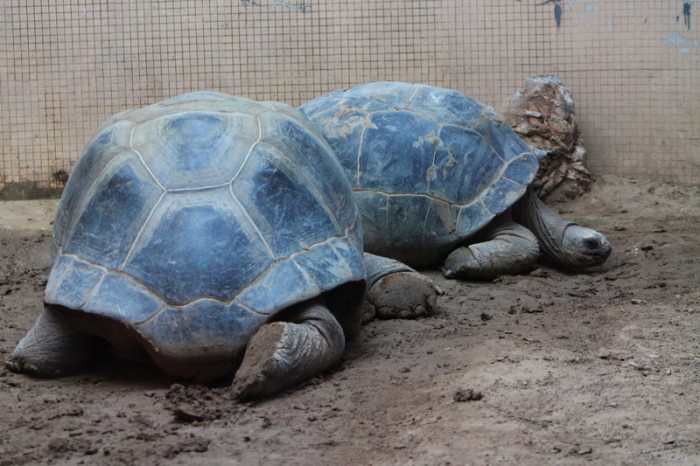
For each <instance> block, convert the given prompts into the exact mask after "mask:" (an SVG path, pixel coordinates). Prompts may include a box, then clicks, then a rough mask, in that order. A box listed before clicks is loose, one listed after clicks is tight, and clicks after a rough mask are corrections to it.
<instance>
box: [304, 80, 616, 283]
mask: <svg viewBox="0 0 700 466" xmlns="http://www.w3.org/2000/svg"><path fill="white" fill-rule="evenodd" d="M301 110H302V112H303V113H304V114H305V115H306V116H308V117H309V119H310V120H311V121H313V122H314V123H315V124H316V125H317V126H318V128H320V130H321V131H322V133H323V135H324V137H325V138H326V140H327V141H328V142H329V144H330V146H331V147H332V148H333V150H334V151H335V153H336V155H337V156H338V158H339V159H340V162H341V163H342V164H343V166H344V167H345V171H346V173H347V175H348V178H349V180H350V182H351V183H352V185H353V189H354V191H355V194H356V196H357V199H358V204H359V208H360V211H361V215H362V223H363V229H364V243H365V250H366V251H368V252H371V253H374V254H378V255H380V256H387V257H391V258H394V259H397V260H399V261H401V262H403V263H406V264H408V265H410V266H413V267H417V268H424V267H433V266H439V265H441V266H442V270H443V273H444V274H445V276H447V277H455V278H477V279H491V278H494V277H495V276H498V275H501V274H509V273H512V274H514V273H519V272H522V271H525V270H527V269H529V268H532V267H533V266H534V264H535V263H536V261H537V259H538V257H539V255H540V251H542V252H544V254H545V255H546V256H548V257H549V258H550V259H552V260H553V261H554V262H556V263H557V264H559V265H561V266H564V267H567V268H581V267H589V266H594V265H597V264H600V263H602V262H603V261H605V259H606V258H607V257H608V255H609V253H610V250H611V247H610V243H609V242H608V241H607V239H606V238H605V237H604V236H603V235H602V234H600V233H598V232H596V231H594V230H591V229H589V228H584V227H581V226H578V225H575V224H573V223H571V222H567V221H564V220H562V219H561V218H559V217H558V216H557V215H555V214H554V213H553V212H552V211H551V210H549V209H548V208H547V207H546V206H545V205H544V204H543V203H542V202H541V201H540V200H539V199H538V198H537V197H536V196H535V195H532V194H530V192H529V190H528V186H529V185H530V183H531V182H532V181H533V179H534V176H535V174H536V172H537V168H538V160H539V158H541V157H542V156H544V155H545V154H544V152H541V151H537V150H534V149H532V148H531V147H529V146H528V145H527V144H525V143H524V142H523V141H522V140H521V139H519V138H518V137H517V136H516V135H515V134H514V133H513V131H512V130H511V128H510V126H509V125H508V123H507V122H506V121H505V119H504V118H503V117H501V116H500V115H498V114H497V113H495V112H494V111H493V110H492V109H490V108H488V107H485V106H484V105H482V104H481V103H479V102H477V101H476V100H474V99H472V98H470V97H468V96H466V95H464V94H461V93H459V92H456V91H452V90H447V89H441V88H436V87H431V86H426V85H418V84H409V83H401V82H380V83H371V84H365V85H361V86H358V87H355V88H352V89H349V90H344V91H337V92H332V93H330V94H328V95H324V96H322V97H319V98H316V99H314V100H312V101H310V102H308V103H306V104H305V105H303V106H302V107H301Z"/></svg>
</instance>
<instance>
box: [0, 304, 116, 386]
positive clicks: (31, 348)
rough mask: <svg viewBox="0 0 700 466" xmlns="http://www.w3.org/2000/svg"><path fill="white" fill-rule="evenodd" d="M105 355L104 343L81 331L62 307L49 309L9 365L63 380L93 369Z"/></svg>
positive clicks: (26, 371) (34, 373)
mask: <svg viewBox="0 0 700 466" xmlns="http://www.w3.org/2000/svg"><path fill="white" fill-rule="evenodd" d="M103 356H104V342H103V341H102V340H101V339H100V338H98V337H95V336H92V335H86V334H83V333H80V332H78V331H77V330H75V328H73V326H72V325H71V324H70V323H69V321H68V319H67V317H66V316H65V315H64V312H62V311H61V310H60V309H58V308H53V307H51V306H47V307H46V308H45V309H44V311H43V312H42V313H41V315H40V316H39V318H38V319H37V321H36V323H35V324H34V327H32V328H31V329H30V330H29V332H28V333H27V335H25V337H24V338H22V340H20V342H19V344H18V345H17V348H15V351H14V352H13V353H12V356H10V357H9V358H8V359H7V360H6V361H5V365H6V366H7V368H8V369H10V370H11V371H13V372H22V373H26V374H30V375H35V376H37V377H47V378H52V377H63V376H66V375H72V374H78V373H81V372H86V371H88V370H90V369H92V368H93V367H94V366H95V364H97V362H98V361H99V360H100V359H101V358H102V357H103Z"/></svg>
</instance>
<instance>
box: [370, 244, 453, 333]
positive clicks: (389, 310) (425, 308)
mask: <svg viewBox="0 0 700 466" xmlns="http://www.w3.org/2000/svg"><path fill="white" fill-rule="evenodd" d="M364 262H365V270H366V272H367V295H366V297H365V305H364V309H365V310H364V315H363V321H369V320H371V319H372V318H374V317H375V316H376V317H379V318H382V319H392V318H399V319H410V318H415V317H421V316H425V315H428V314H430V313H431V312H432V310H433V308H434V307H435V302H436V300H437V296H438V294H439V291H438V289H437V287H436V286H435V284H434V283H433V281H432V280H431V279H430V278H428V277H426V276H425V275H423V274H421V273H419V272H416V271H415V270H413V269H412V268H411V267H409V266H407V265H406V264H404V263H402V262H399V261H397V260H394V259H389V258H387V257H381V256H375V255H374V254H369V253H365V254H364Z"/></svg>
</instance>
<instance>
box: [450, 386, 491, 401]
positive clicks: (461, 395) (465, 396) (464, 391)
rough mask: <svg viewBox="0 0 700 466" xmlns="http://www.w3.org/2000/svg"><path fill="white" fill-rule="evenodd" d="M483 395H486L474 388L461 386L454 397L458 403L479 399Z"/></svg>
mask: <svg viewBox="0 0 700 466" xmlns="http://www.w3.org/2000/svg"><path fill="white" fill-rule="evenodd" d="M483 397H484V395H483V394H482V393H481V392H479V391H476V390H473V389H471V388H460V389H459V390H457V391H456V392H455V394H454V396H453V397H452V399H453V400H454V401H456V402H457V403H462V402H465V401H479V400H481V399H482V398H483Z"/></svg>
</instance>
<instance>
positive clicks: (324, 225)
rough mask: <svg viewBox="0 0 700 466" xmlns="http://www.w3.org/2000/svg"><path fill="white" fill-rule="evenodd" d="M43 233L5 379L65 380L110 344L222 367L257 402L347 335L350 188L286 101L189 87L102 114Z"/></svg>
mask: <svg viewBox="0 0 700 466" xmlns="http://www.w3.org/2000/svg"><path fill="white" fill-rule="evenodd" d="M53 239H54V242H53V250H52V255H53V263H52V269H51V273H50V276H49V279H48V283H47V285H46V291H45V297H44V301H45V306H44V310H43V313H42V314H41V315H40V317H39V319H38V320H37V322H36V324H35V325H34V327H33V328H32V329H31V330H30V331H29V333H28V334H27V335H26V336H25V337H24V338H23V339H22V340H21V342H20V343H19V345H18V346H17V348H16V350H15V351H14V354H12V356H11V357H10V358H9V359H8V361H7V366H8V367H9V368H10V369H11V370H13V371H17V372H25V373H28V374H33V375H37V376H42V377H57V376H64V375H69V374H74V373H79V372H82V371H85V370H87V369H89V368H90V367H92V366H94V365H95V363H97V362H98V361H100V360H101V359H102V358H103V357H104V356H105V354H106V352H107V351H108V350H113V351H116V352H117V353H119V354H122V355H126V356H128V357H135V358H139V357H150V359H151V360H152V361H153V362H154V363H155V364H156V365H157V366H158V367H160V369H162V370H163V371H164V372H165V373H167V374H170V375H173V376H177V377H181V378H185V379H190V380H194V381H200V382H207V381H212V380H216V379H219V378H221V377H227V376H228V377H230V376H231V375H233V374H234V373H235V377H234V379H233V384H234V389H235V391H236V393H237V394H238V395H239V396H240V397H251V396H257V395H267V394H270V393H273V392H275V391H277V390H279V389H281V388H285V387H287V386H290V385H292V384H294V383H296V382H299V381H301V380H303V379H306V378H308V377H310V376H313V375H315V374H317V373H318V372H320V371H322V370H324V369H326V368H328V367H329V366H332V365H333V364H335V363H337V362H338V361H339V359H340V357H341V354H342V352H343V351H344V347H345V341H346V338H348V337H352V336H353V335H354V334H355V333H356V332H357V331H358V329H359V326H360V319H361V311H362V300H363V296H364V290H365V271H364V265H363V254H362V230H361V226H360V222H359V215H358V211H357V206H356V203H355V201H354V198H353V195H352V188H351V186H350V184H349V182H348V180H347V178H346V177H345V175H344V172H343V169H342V167H341V166H340V164H339V163H338V161H337V159H336V158H335V157H334V156H333V154H332V152H331V149H330V148H329V147H328V145H327V143H326V142H325V141H324V139H323V137H322V136H320V135H319V134H318V132H317V131H316V130H315V129H314V128H313V125H312V124H311V123H310V122H309V121H308V120H307V119H306V118H304V117H303V115H302V114H301V113H300V112H299V111H298V110H297V109H295V108H292V107H289V106H287V105H283V104H279V103H272V102H254V101H250V100H246V99H242V98H236V97H232V96H229V95H226V94H220V93H214V92H197V93H191V94H185V95H181V96H178V97H174V98H171V99H168V100H165V101H163V102H160V103H157V104H154V105H151V106H148V107H145V108H142V109H139V110H134V111H127V112H124V113H121V114H118V115H116V116H114V117H112V118H111V119H110V120H108V121H107V122H106V123H104V124H103V125H102V126H101V127H100V128H99V129H98V131H97V132H96V134H95V136H94V137H93V138H92V140H91V142H90V143H89V144H88V146H87V148H86V150H85V152H84V153H83V155H82V157H81V158H80V160H79V162H78V163H77V165H76V167H75V169H74V170H73V173H72V174H71V176H70V179H69V181H68V183H67V185H66V187H65V190H64V192H63V196H62V199H61V203H60V207H59V210H58V213H57V216H56V220H55V224H54V232H53ZM244 354H245V356H243V355H244ZM241 359H242V362H241ZM236 369H238V370H237V372H236Z"/></svg>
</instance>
